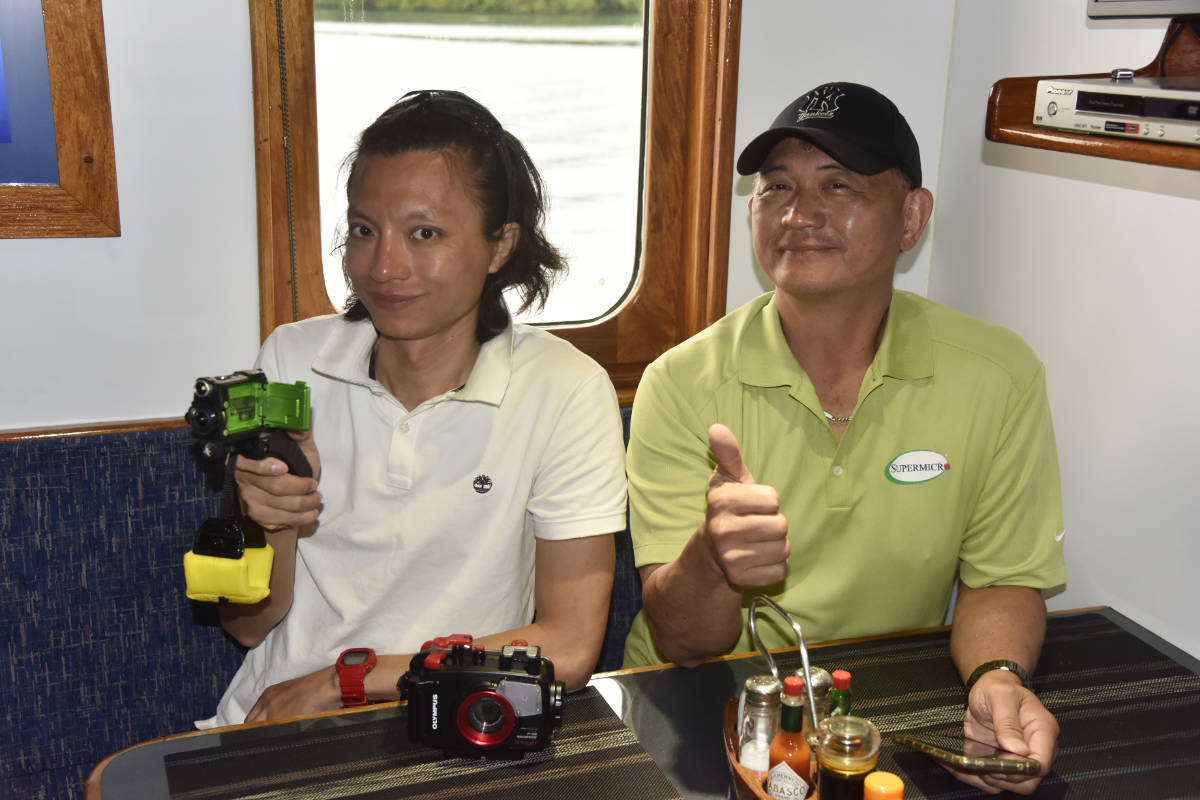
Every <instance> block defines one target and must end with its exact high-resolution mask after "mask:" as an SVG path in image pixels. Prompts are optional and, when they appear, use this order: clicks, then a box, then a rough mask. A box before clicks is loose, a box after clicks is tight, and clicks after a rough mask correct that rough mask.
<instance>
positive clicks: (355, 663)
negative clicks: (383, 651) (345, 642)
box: [336, 647, 375, 708]
mask: <svg viewBox="0 0 1200 800" xmlns="http://www.w3.org/2000/svg"><path fill="white" fill-rule="evenodd" d="M336 668H337V674H338V683H340V684H341V685H342V707H343V708H346V707H350V706H365V705H366V704H367V690H366V688H365V687H364V686H363V678H365V677H367V673H368V672H370V671H371V670H373V669H374V668H375V651H374V650H372V649H371V648H369V647H352V648H350V649H349V650H343V651H342V654H341V655H340V656H338V660H337V664H336Z"/></svg>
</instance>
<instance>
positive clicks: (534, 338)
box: [197, 315, 625, 727]
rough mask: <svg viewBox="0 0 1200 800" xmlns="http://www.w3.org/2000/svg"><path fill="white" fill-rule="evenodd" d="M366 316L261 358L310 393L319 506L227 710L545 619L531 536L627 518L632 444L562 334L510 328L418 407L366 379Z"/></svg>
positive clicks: (608, 529) (600, 376) (282, 338)
mask: <svg viewBox="0 0 1200 800" xmlns="http://www.w3.org/2000/svg"><path fill="white" fill-rule="evenodd" d="M375 340H376V333H375V330H374V328H373V327H372V325H371V323H370V322H369V321H361V322H347V321H345V320H344V319H342V318H341V317H340V316H332V315H331V316H325V317H318V318H315V319H309V320H304V321H302V322H297V323H293V324H290V325H284V326H282V327H280V328H278V329H277V330H275V332H274V333H272V334H271V336H270V337H269V338H268V339H267V341H266V342H265V343H264V345H263V348H262V352H261V353H260V356H259V363H258V366H259V367H261V368H262V369H263V370H264V371H265V372H266V374H267V377H268V379H269V380H272V381H279V382H284V383H292V382H294V381H298V380H302V381H305V382H307V383H308V384H309V386H310V387H311V390H312V428H313V436H314V439H315V441H316V443H317V448H318V451H319V452H320V455H321V479H320V491H321V494H322V497H323V500H324V505H323V508H322V510H321V515H320V518H319V520H318V522H317V525H316V527H315V530H313V531H312V532H311V534H308V535H302V536H301V538H300V540H299V542H298V544H297V547H296V577H295V590H294V599H293V602H292V607H291V610H290V611H289V612H288V614H287V616H286V617H284V619H283V620H282V621H281V622H280V623H279V625H277V626H276V627H275V628H274V629H273V630H272V631H271V632H270V633H269V634H268V635H267V638H266V639H265V640H264V641H263V642H262V644H260V645H258V646H257V647H255V648H253V649H252V650H250V652H248V653H247V654H246V659H245V661H244V663H243V664H242V666H241V668H240V669H239V670H238V672H237V674H236V675H235V676H234V678H233V681H232V683H231V684H230V686H229V689H228V690H227V691H226V693H225V696H224V697H223V698H222V700H221V703H220V705H219V707H218V710H217V715H216V716H215V717H213V718H212V719H209V720H203V721H201V722H198V723H197V726H198V727H212V726H215V725H226V724H233V723H240V722H242V721H243V720H244V719H245V715H246V713H247V712H248V711H249V710H250V707H251V706H252V705H253V704H254V702H255V701H256V700H257V699H258V697H259V695H261V694H262V691H263V690H264V689H266V688H267V687H268V686H271V685H273V684H276V683H279V682H280V681H284V680H288V679H290V678H294V677H298V676H301V675H306V674H308V673H310V672H313V671H315V670H317V669H320V668H322V667H328V666H329V665H331V664H333V663H334V661H335V660H336V659H337V656H338V654H339V653H340V652H341V651H342V650H344V649H346V648H348V647H371V648H374V649H375V650H376V652H379V653H388V654H396V653H412V652H415V651H416V650H417V649H418V648H419V647H420V645H421V644H422V643H423V642H425V641H426V640H428V639H432V638H434V637H435V636H441V635H446V634H450V633H470V634H473V635H476V636H483V635H487V634H490V633H495V632H497V631H504V630H509V629H511V628H516V627H520V626H522V625H526V624H528V623H529V622H530V621H531V620H532V618H533V613H534V595H533V590H534V540H535V539H571V538H577V537H584V536H594V535H598V534H606V533H612V532H614V531H619V530H621V529H623V528H624V527H625V471H624V438H623V435H622V430H621V419H620V413H619V410H618V407H617V399H616V393H615V392H614V391H613V387H612V383H611V382H610V381H609V378H608V375H607V373H605V371H604V369H603V368H602V367H600V365H598V364H597V363H596V362H595V361H593V360H592V359H591V358H589V357H588V356H586V355H584V354H583V353H581V352H579V351H578V350H576V349H575V348H574V347H573V346H572V345H571V344H569V343H568V342H566V341H564V340H562V339H559V338H558V337H556V336H553V335H552V334H549V333H546V332H545V331H542V330H540V329H537V328H533V327H530V326H526V325H515V326H513V325H510V326H509V327H508V328H506V329H505V330H504V331H502V332H501V333H500V334H499V335H497V336H496V337H494V338H493V339H491V340H490V341H488V342H486V343H484V345H483V347H482V348H481V350H480V352H479V356H478V358H477V359H476V362H475V366H474V367H473V368H472V371H471V375H470V377H469V378H468V379H467V382H466V384H465V385H464V386H463V387H461V388H460V389H458V390H455V391H451V392H447V393H446V394H444V395H441V396H438V397H434V398H432V399H430V400H427V401H425V402H424V403H422V404H421V405H419V406H417V407H416V408H414V409H412V410H411V411H410V410H408V409H406V408H404V406H402V405H401V404H400V402H399V401H398V400H396V398H395V397H393V396H392V395H391V394H390V393H389V392H388V391H387V390H386V389H385V388H384V387H383V386H382V385H381V384H380V383H379V382H378V381H376V380H374V379H372V378H370V377H369V375H368V364H369V359H370V354H371V350H372V347H373V346H374V343H375Z"/></svg>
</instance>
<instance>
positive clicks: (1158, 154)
mask: <svg viewBox="0 0 1200 800" xmlns="http://www.w3.org/2000/svg"><path fill="white" fill-rule="evenodd" d="M1180 26H1184V30H1183V31H1181V32H1180V33H1179V35H1178V38H1176V39H1175V41H1174V43H1171V37H1172V36H1174V35H1175V30H1176V29H1177V28H1179V27H1180ZM1168 47H1169V48H1170V52H1168V53H1167V55H1166V62H1165V67H1164V73H1165V74H1167V75H1172V76H1175V75H1200V38H1197V36H1196V34H1195V33H1194V32H1193V31H1192V30H1191V29H1190V28H1187V27H1186V21H1185V20H1184V19H1182V18H1179V17H1176V18H1175V19H1173V20H1171V24H1170V25H1168V26H1167V33H1166V35H1165V36H1164V37H1163V44H1162V47H1161V48H1159V51H1158V55H1156V56H1155V57H1154V60H1153V61H1151V62H1150V63H1149V64H1147V65H1146V66H1144V67H1142V68H1141V69H1139V70H1137V71H1136V72H1135V73H1134V74H1135V75H1137V76H1139V77H1145V76H1155V75H1158V74H1159V67H1158V65H1159V59H1160V58H1162V56H1163V53H1164V51H1166V50H1167V49H1168ZM1107 77H1109V76H1108V75H1107V74H1105V73H1093V74H1088V75H1041V76H1035V77H1031V78H1001V79H1000V80H998V81H996V82H995V83H994V84H992V91H991V94H990V95H989V96H988V108H987V123H986V125H985V128H984V134H985V135H986V136H987V138H988V139H990V140H991V141H993V142H1003V143H1004V144H1016V145H1022V146H1024V147H1040V148H1042V149H1044V150H1058V151H1061V152H1064V153H1082V154H1084V155H1090V156H1099V157H1101V158H1115V159H1119V160H1122V161H1138V162H1141V163H1143V164H1159V165H1162V166H1167V167H1181V168H1183V169H1198V170H1200V146H1196V147H1193V146H1190V145H1180V144H1167V143H1165V142H1152V141H1139V140H1137V139H1125V138H1121V137H1118V136H1100V135H1092V134H1085V133H1070V132H1068V131H1058V130H1054V129H1053V128H1039V127H1035V126H1034V124H1033V106H1034V99H1035V95H1036V93H1037V82H1038V81H1039V80H1042V79H1044V78H1107Z"/></svg>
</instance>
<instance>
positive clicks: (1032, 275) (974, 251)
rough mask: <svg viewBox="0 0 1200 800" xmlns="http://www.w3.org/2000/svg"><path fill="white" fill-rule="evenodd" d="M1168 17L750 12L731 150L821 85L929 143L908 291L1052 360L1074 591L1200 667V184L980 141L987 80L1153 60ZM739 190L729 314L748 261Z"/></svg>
mask: <svg viewBox="0 0 1200 800" xmlns="http://www.w3.org/2000/svg"><path fill="white" fill-rule="evenodd" d="M1165 27H1166V21H1165V20H1141V21H1130V20H1106V21H1102V22H1093V21H1089V20H1088V19H1087V16H1086V7H1085V3H1084V2H1083V0H1078V2H1066V0H1060V1H1059V2H1052V3H1048V2H1045V0H1005V2H1002V3H983V2H977V1H976V0H963V1H962V2H958V3H953V4H952V3H949V2H928V3H883V2H873V1H869V0H856V2H836V1H835V0H820V1H818V0H806V1H805V2H784V0H769V1H764V2H753V3H745V4H743V19H742V42H741V62H740V72H739V93H738V100H739V108H738V116H737V132H736V136H735V142H736V147H737V148H739V150H740V148H741V147H742V146H744V144H745V143H746V142H747V141H749V140H750V139H751V138H752V137H753V136H754V135H756V134H757V133H759V132H760V131H761V130H763V129H764V128H765V127H766V126H767V125H768V124H769V123H770V121H771V120H772V119H773V118H774V115H775V114H776V113H777V112H778V111H779V109H781V108H783V107H784V105H786V104H787V103H788V102H789V101H790V100H792V99H793V98H795V97H797V96H799V94H800V93H802V92H804V91H806V90H807V89H809V88H811V87H813V86H816V85H818V84H820V83H822V82H824V81H827V80H833V79H844V80H853V81H857V82H861V83H867V84H869V85H872V86H875V87H876V88H878V89H879V90H881V91H882V92H883V93H884V94H886V95H888V96H890V97H891V98H892V99H893V100H895V101H896V103H897V105H898V106H899V107H900V109H901V110H902V111H903V112H904V113H905V116H906V117H907V118H908V120H909V122H910V124H911V125H912V126H913V128H914V131H915V132H916V134H917V139H918V141H919V142H920V145H921V152H922V160H923V167H924V171H925V175H926V181H925V183H926V185H927V186H928V187H930V188H931V189H932V190H933V192H934V195H935V197H936V208H935V211H934V219H933V223H932V225H931V227H930V229H929V231H928V232H927V234H926V236H925V238H924V241H923V244H922V245H921V247H919V248H918V251H917V253H916V256H915V257H913V258H907V259H906V260H905V261H902V263H901V267H902V269H906V270H907V271H906V272H902V273H901V274H900V275H899V276H898V278H897V285H899V286H900V287H901V288H905V289H909V290H912V291H917V292H920V293H923V294H927V295H928V296H930V297H932V298H933V299H935V300H938V301H940V302H944V303H946V304H948V305H951V306H953V307H955V308H959V309H961V310H963V311H966V312H968V313H971V314H974V315H975V316H978V317H981V318H983V319H986V320H989V321H992V322H996V323H999V324H1002V325H1005V326H1007V327H1009V328H1012V329H1013V330H1015V331H1017V332H1018V333H1020V334H1021V335H1022V336H1024V337H1025V338H1026V339H1027V340H1028V341H1029V342H1030V344H1032V345H1033V347H1034V348H1035V349H1036V350H1037V351H1038V354H1039V355H1040V356H1041V358H1042V359H1043V361H1044V362H1045V363H1046V368H1047V374H1048V380H1049V389H1050V396H1051V404H1052V409H1053V413H1054V418H1055V426H1056V433H1057V438H1058V445H1059V452H1060V460H1061V464H1062V474H1063V495H1064V513H1065V516H1066V522H1067V529H1068V531H1069V533H1068V536H1067V561H1068V569H1069V571H1070V582H1069V584H1068V587H1067V590H1066V591H1065V593H1063V594H1060V595H1058V596H1056V597H1054V598H1052V599H1051V601H1050V607H1051V608H1053V609H1064V608H1077V607H1083V606H1092V605H1110V606H1112V607H1114V608H1116V609H1117V610H1119V611H1121V612H1123V613H1124V614H1126V615H1128V616H1130V617H1132V618H1133V619H1134V620H1136V621H1138V622H1140V623H1141V624H1143V625H1145V626H1146V627H1148V628H1150V629H1151V630H1153V631H1155V632H1156V633H1158V634H1160V635H1162V636H1164V637H1165V638H1167V639H1168V640H1170V641H1172V642H1174V643H1175V644H1177V645H1179V646H1180V647H1182V648H1183V649H1185V650H1187V651H1189V652H1191V653H1192V654H1194V655H1200V619H1198V617H1197V614H1196V613H1195V609H1196V608H1197V607H1200V588H1197V581H1196V580H1195V578H1194V575H1193V571H1194V569H1195V567H1196V566H1197V565H1200V536H1197V534H1198V533H1200V523H1197V521H1196V520H1197V519H1200V493H1198V492H1196V491H1195V490H1194V489H1193V488H1192V487H1191V486H1190V482H1191V479H1192V476H1193V474H1194V469H1193V466H1192V463H1193V461H1194V454H1195V453H1196V452H1197V451H1200V421H1198V420H1200V416H1198V415H1197V414H1195V413H1194V411H1193V409H1192V406H1193V405H1194V403H1195V401H1196V399H1197V398H1200V376H1198V375H1197V372H1196V369H1195V365H1196V364H1197V363H1200V343H1198V341H1200V337H1198V336H1197V333H1198V329H1197V325H1196V323H1195V321H1194V320H1195V313H1196V312H1195V309H1196V308H1198V307H1200V270H1197V269H1196V267H1197V266H1198V259H1197V257H1196V255H1195V253H1196V241H1197V238H1196V237H1197V234H1196V228H1197V226H1198V225H1200V202H1198V200H1200V173H1197V172H1195V171H1190V170H1180V169H1170V168H1164V167H1152V166H1146V165H1140V164H1131V163H1124V162H1115V161H1110V160H1107V159H1098V158H1092V157H1085V156H1074V155H1066V154H1059V153H1052V152H1049V151H1043V150H1032V149H1029V148H1020V147H1014V146H1009V145H998V144H994V143H990V142H987V141H986V140H985V139H984V136H983V124H984V113H985V110H986V107H987V97H988V90H989V89H990V87H991V85H992V83H994V82H995V81H996V80H998V79H1000V78H1003V77H1009V76H1019V75H1046V74H1070V73H1079V72H1103V71H1107V70H1109V69H1111V68H1113V67H1118V66H1132V67H1141V66H1143V65H1145V64H1147V63H1149V62H1150V61H1151V60H1152V59H1153V57H1154V55H1155V54H1156V53H1157V52H1158V47H1159V45H1160V43H1161V42H1162V38H1163V31H1164V29H1165ZM749 188H750V187H749V185H748V184H747V183H746V182H745V181H744V180H743V181H742V182H741V183H740V184H735V187H734V197H733V199H732V202H733V205H732V217H731V219H732V223H731V237H730V275H729V291H728V306H729V308H734V307H736V306H737V305H740V304H741V303H742V302H745V301H746V300H748V299H749V298H751V297H753V296H754V295H756V294H758V293H759V292H761V291H763V290H764V288H765V287H767V286H768V284H767V283H766V281H765V278H764V277H763V276H762V274H761V272H760V271H759V270H758V269H757V267H756V266H754V265H753V264H752V262H753V255H752V251H751V247H750V242H749V228H748V221H747V217H746V195H747V193H748V191H749Z"/></svg>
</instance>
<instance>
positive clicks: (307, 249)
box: [250, 0, 741, 404]
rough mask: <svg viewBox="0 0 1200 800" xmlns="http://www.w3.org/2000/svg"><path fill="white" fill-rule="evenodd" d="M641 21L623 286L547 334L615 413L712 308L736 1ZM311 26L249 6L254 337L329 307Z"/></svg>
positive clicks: (727, 188)
mask: <svg viewBox="0 0 1200 800" xmlns="http://www.w3.org/2000/svg"><path fill="white" fill-rule="evenodd" d="M648 14H649V28H648V32H647V33H648V35H647V42H646V47H647V62H646V63H647V77H646V80H647V92H646V94H647V98H646V103H647V115H646V119H647V123H646V125H647V130H646V132H645V141H646V144H645V146H646V157H645V160H644V161H645V172H644V175H643V215H642V218H643V224H642V242H641V257H640V260H639V264H638V269H637V278H636V286H635V288H634V291H633V292H631V294H630V296H629V297H628V298H627V300H626V301H625V303H624V304H623V305H622V306H621V307H620V308H619V309H618V310H617V311H616V312H615V313H613V314H612V315H610V316H608V317H607V318H605V319H604V320H601V321H600V322H597V323H595V324H590V325H581V326H571V327H552V328H551V329H552V330H554V332H555V333H557V334H558V335H560V336H562V337H563V338H565V339H568V340H569V341H571V342H572V343H574V344H575V345H576V346H577V347H579V348H580V349H581V350H583V351H584V352H586V353H588V354H589V355H591V356H592V357H593V358H595V359H596V360H597V361H599V362H600V363H601V364H603V365H604V366H605V367H606V368H607V369H608V371H609V374H610V375H611V376H612V380H613V383H614V385H615V386H616V388H617V394H618V397H619V398H620V400H621V402H622V404H628V403H629V402H632V400H633V393H634V390H635V389H636V387H637V382H638V380H639V378H640V377H641V374H642V371H643V370H644V369H645V367H646V365H647V364H648V363H649V362H650V361H652V360H653V359H654V358H655V357H657V356H658V355H659V354H660V353H662V352H663V351H665V350H666V349H667V348H669V347H671V346H672V345H674V344H677V343H678V342H680V341H682V340H683V339H686V338H687V337H688V336H691V335H692V334H694V333H696V332H698V331H700V330H701V329H703V328H704V327H706V326H707V325H709V324H710V323H712V322H714V321H715V320H716V319H718V318H720V317H721V316H722V315H723V314H724V313H725V287H726V269H727V262H728V253H729V196H730V192H731V190H732V174H733V132H734V130H733V129H734V117H735V111H736V102H737V58H738V43H739V37H740V35H741V0H649V7H648ZM312 17H313V14H312V8H311V4H308V3H285V2H283V0H250V29H251V34H250V35H251V42H252V47H251V58H252V60H253V69H254V97H255V145H256V155H257V171H258V197H259V204H258V208H259V239H260V245H259V282H260V287H261V298H262V299H261V332H262V336H263V337H264V338H265V337H266V335H267V334H268V333H270V332H271V331H272V330H273V329H274V328H275V327H276V326H278V325H280V324H283V323H285V322H291V321H293V320H295V319H303V318H306V317H310V316H314V315H316V314H324V313H329V312H330V311H332V310H333V309H332V307H331V305H330V303H329V300H328V298H327V296H326V294H325V284H324V278H323V277H322V274H321V258H320V251H319V246H320V244H319V238H320V234H319V226H320V209H319V203H318V192H317V185H316V182H317V169H316V159H317V147H316V142H317V137H316V110H315V104H314V102H313V99H314V97H315V89H314V88H313V87H314V86H315V80H316V78H315V75H316V71H315V67H314V64H313V34H312V27H313V24H312ZM281 35H282V38H281ZM281 41H282V43H283V49H282V51H281V50H280V49H279V47H278V45H279V43H280V42H281ZM281 53H282V55H281ZM281 64H282V65H283V67H284V70H285V72H286V74H285V75H284V79H283V80H281V79H280V65H281ZM285 89H286V91H285ZM285 101H286V114H285V109H284V103H285ZM287 128H290V134H289V135H288V136H286V137H285V136H284V130H286V129H287ZM289 143H290V148H288V147H285V144H289ZM289 176H290V177H289ZM288 186H290V187H291V191H290V192H289V191H288V190H287V189H288ZM289 220H290V224H289ZM293 264H294V265H295V267H294V268H293V266H292V265H293ZM293 288H294V289H295V291H293Z"/></svg>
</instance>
